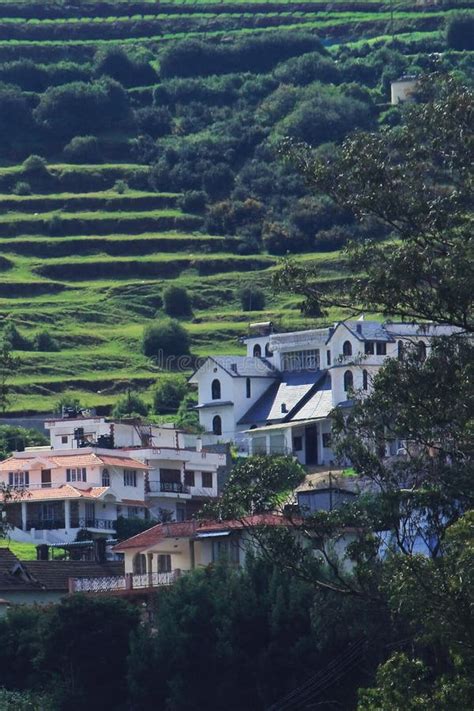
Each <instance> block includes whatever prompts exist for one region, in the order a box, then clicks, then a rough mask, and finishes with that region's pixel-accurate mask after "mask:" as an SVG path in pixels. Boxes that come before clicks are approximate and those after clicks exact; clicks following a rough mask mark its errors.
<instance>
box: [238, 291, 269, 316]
mask: <svg viewBox="0 0 474 711" xmlns="http://www.w3.org/2000/svg"><path fill="white" fill-rule="evenodd" d="M239 298H240V305H241V306H242V311H263V309H264V308H265V292H264V291H262V289H257V288H253V287H251V286H244V287H242V289H240V291H239Z"/></svg>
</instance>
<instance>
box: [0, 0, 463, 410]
mask: <svg viewBox="0 0 474 711" xmlns="http://www.w3.org/2000/svg"><path fill="white" fill-rule="evenodd" d="M462 7H463V4H462V3H457V4H456V5H454V4H453V6H451V5H449V4H448V5H446V4H445V5H442V6H441V5H426V6H423V5H414V4H413V3H408V2H401V3H396V5H394V6H392V4H391V3H389V2H384V1H379V0H374V1H370V0H365V1H364V2H343V1H342V0H341V1H337V2H334V3H332V4H331V5H327V3H323V2H320V1H319V0H314V2H304V3H295V2H284V1H283V0H282V1H281V2H277V1H275V2H273V1H272V2H260V3H258V2H249V3H246V2H221V3H208V2H201V1H200V0H198V1H195V2H192V3H191V2H168V3H166V4H161V3H160V4H158V3H155V2H151V0H150V1H149V2H148V1H146V0H140V1H137V2H132V1H130V2H129V1H125V0H120V1H119V2H113V3H112V2H105V1H104V2H103V1H101V0H97V1H91V2H88V3H81V4H80V7H79V4H72V3H65V2H64V3H62V2H54V3H53V2H51V3H50V2H46V3H40V2H37V1H32V2H29V1H26V0H24V1H23V2H21V1H19V2H17V1H15V2H9V1H7V0H0V99H1V101H2V105H3V107H4V111H3V113H2V115H1V116H0V128H1V133H0V135H1V137H2V138H1V140H0V245H1V258H0V317H1V319H2V320H3V322H5V321H6V320H7V319H10V320H13V322H14V324H15V326H16V328H17V329H18V330H19V332H20V334H21V335H22V336H24V344H23V348H22V349H21V350H18V351H17V352H16V355H17V356H18V358H19V366H18V368H17V369H16V371H15V373H14V374H13V376H12V379H11V382H12V386H13V389H14V403H12V407H11V411H12V412H15V413H20V412H31V411H48V410H50V409H51V408H52V406H53V405H54V403H55V401H56V400H57V399H58V397H59V396H60V395H61V394H63V393H65V392H72V393H74V394H77V396H78V397H79V398H80V400H81V402H82V403H83V404H84V405H87V406H92V405H102V406H110V405H112V404H113V403H114V401H115V400H116V398H117V397H118V395H120V394H121V393H122V392H124V391H125V390H126V389H127V388H128V387H130V384H132V386H133V387H135V388H136V389H139V390H141V391H142V392H143V393H144V396H145V398H146V399H148V400H150V399H151V388H152V386H153V384H154V383H155V382H156V380H157V379H159V378H166V377H169V375H168V374H167V373H162V372H160V371H159V369H158V368H157V366H156V365H155V364H154V363H153V362H152V361H150V360H149V359H148V358H146V357H145V356H144V355H142V353H141V351H140V339H141V334H142V331H143V328H144V326H145V325H147V324H149V323H151V322H152V320H153V319H154V318H156V317H157V316H158V317H160V316H162V315H163V311H162V296H163V290H164V289H165V288H166V286H167V285H169V284H170V283H176V284H179V285H180V286H184V287H186V289H187V290H188V291H189V294H190V296H191V299H192V302H193V317H192V318H190V319H188V320H187V321H185V322H184V324H185V326H186V328H187V329H188V330H189V333H190V335H191V338H192V350H193V354H194V355H205V354H208V353H215V352H218V353H226V352H236V350H238V349H241V346H240V345H239V343H238V337H239V336H241V335H243V334H244V333H245V332H246V329H247V325H248V322H249V321H252V320H264V319H272V320H274V321H277V322H278V323H279V324H280V327H282V328H299V327H304V326H310V325H313V324H314V321H312V320H308V319H304V318H303V317H302V316H301V314H300V312H299V309H298V303H297V300H296V299H294V298H292V297H288V296H287V295H284V294H274V293H273V291H272V289H271V277H272V274H273V272H274V270H275V269H276V268H277V265H278V261H279V259H280V258H281V255H283V254H285V253H287V252H290V253H293V254H295V255H296V258H297V259H301V260H306V261H314V262H317V263H318V265H319V267H320V270H321V279H322V280H324V281H325V283H326V285H327V288H328V289H331V288H332V289H340V288H343V279H344V278H348V276H349V275H347V274H345V273H344V268H343V260H342V259H341V257H340V255H339V250H340V248H341V247H342V246H343V245H344V244H345V242H346V241H347V240H348V239H351V238H356V239H357V238H359V237H360V236H362V232H361V228H360V227H359V226H358V225H357V224H356V223H355V222H354V220H353V219H352V218H351V216H349V215H347V214H346V213H345V212H344V211H343V210H341V209H339V208H337V206H335V205H333V204H331V203H329V201H328V200H327V199H326V198H325V197H324V196H312V195H311V194H310V193H309V192H308V190H307V188H306V186H305V185H304V183H303V181H302V179H301V177H300V176H299V175H298V174H297V172H296V171H295V170H294V168H293V167H292V166H290V165H287V164H285V163H284V161H282V160H281V158H280V156H279V154H278V144H279V141H280V140H281V139H282V138H283V137H285V136H287V135H288V136H291V137H293V138H294V139H295V140H305V141H308V142H310V143H311V144H312V145H313V146H314V147H315V150H316V151H318V152H320V154H321V155H323V156H324V155H326V154H330V152H331V147H332V145H333V144H334V143H336V142H339V141H340V140H341V139H342V138H343V137H344V136H345V135H347V133H349V132H350V131H352V130H355V129H373V128H376V127H377V126H378V125H382V126H383V125H395V124H396V123H397V121H398V120H399V109H398V108H396V107H390V105H389V98H390V80H391V79H393V78H396V77H398V76H399V75H400V74H403V73H415V74H419V73H422V72H425V71H431V70H432V69H433V68H437V67H441V68H442V69H445V70H453V69H455V70H456V71H457V72H458V73H459V74H460V75H461V76H463V77H464V78H466V79H467V80H468V81H471V80H472V68H473V60H472V52H470V51H469V50H468V49H463V48H461V47H457V46H456V45H455V44H454V45H453V44H452V43H451V46H449V47H448V46H447V43H446V39H445V32H444V27H445V23H446V22H447V21H449V19H450V18H451V17H452V16H453V15H454V14H455V13H456V12H457V11H458V9H459V8H462ZM466 7H467V4H466ZM433 53H438V54H436V55H434V54H433ZM32 154H35V155H38V156H41V157H42V158H43V159H44V161H41V160H38V159H30V160H28V157H29V156H30V155H32ZM370 236H372V237H374V238H377V239H381V238H384V236H385V234H384V233H383V232H381V231H380V228H379V227H378V226H377V225H375V224H374V225H372V226H371V227H370ZM244 286H251V287H252V288H259V289H262V290H263V291H264V292H265V294H266V306H265V310H264V311H263V312H260V313H248V312H243V311H242V309H241V305H240V300H239V290H240V289H241V288H242V287H244ZM340 315H341V314H338V313H337V312H334V313H332V314H330V316H331V317H334V318H336V317H338V316H340ZM44 330H47V331H48V333H49V334H50V335H51V336H52V337H53V338H54V340H55V342H56V344H57V347H58V350H54V351H50V352H44V351H43V352H40V351H36V350H34V349H33V342H34V337H35V335H36V334H38V333H39V332H41V331H44Z"/></svg>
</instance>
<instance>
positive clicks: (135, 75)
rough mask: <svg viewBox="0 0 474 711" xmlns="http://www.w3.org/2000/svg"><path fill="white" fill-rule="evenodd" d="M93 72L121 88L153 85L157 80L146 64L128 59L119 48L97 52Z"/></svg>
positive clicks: (150, 67)
mask: <svg viewBox="0 0 474 711" xmlns="http://www.w3.org/2000/svg"><path fill="white" fill-rule="evenodd" d="M93 71H94V74H95V75H96V76H98V77H101V76H108V77H110V78H111V79H115V80H116V81H118V82H120V84H122V85H123V86H132V85H134V84H140V85H144V84H153V83H155V82H156V80H157V75H156V72H155V70H154V69H153V67H152V66H151V65H150V64H149V63H148V62H146V61H140V60H136V59H134V58H132V57H130V55H128V54H127V53H126V52H125V51H124V50H123V49H121V48H120V47H111V48H110V49H106V50H103V51H100V52H98V53H97V54H96V55H95V57H94V65H93Z"/></svg>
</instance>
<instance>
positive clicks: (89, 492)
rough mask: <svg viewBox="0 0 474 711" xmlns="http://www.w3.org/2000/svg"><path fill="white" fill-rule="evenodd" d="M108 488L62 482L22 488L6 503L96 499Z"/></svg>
mask: <svg viewBox="0 0 474 711" xmlns="http://www.w3.org/2000/svg"><path fill="white" fill-rule="evenodd" d="M108 490H109V487H104V486H96V487H90V488H89V489H76V487H75V486H72V484H63V485H62V486H55V487H52V488H50V489H22V490H21V492H19V496H16V495H13V496H12V498H11V499H9V500H7V501H6V502H5V503H6V504H14V503H18V501H19V500H21V501H26V502H29V501H51V500H53V501H54V500H62V499H97V498H99V497H100V496H102V494H103V493H105V492H106V491H108Z"/></svg>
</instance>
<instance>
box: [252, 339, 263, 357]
mask: <svg viewBox="0 0 474 711" xmlns="http://www.w3.org/2000/svg"><path fill="white" fill-rule="evenodd" d="M253 357H254V358H261V357H262V349H261V347H260V345H259V344H258V343H256V344H255V345H254V347H253Z"/></svg>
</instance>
